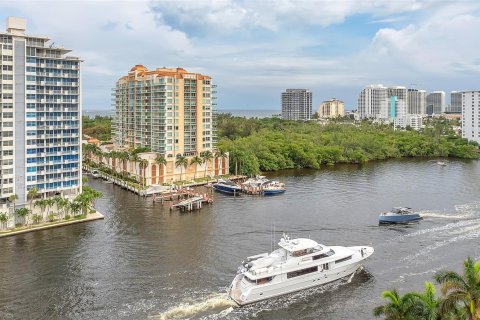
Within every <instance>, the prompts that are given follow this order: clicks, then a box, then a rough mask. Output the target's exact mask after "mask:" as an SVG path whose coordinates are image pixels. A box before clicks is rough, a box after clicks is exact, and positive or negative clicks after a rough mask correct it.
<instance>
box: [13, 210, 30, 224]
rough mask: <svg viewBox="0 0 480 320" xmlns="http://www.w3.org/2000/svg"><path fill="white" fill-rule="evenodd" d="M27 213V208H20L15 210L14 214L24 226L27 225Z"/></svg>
mask: <svg viewBox="0 0 480 320" xmlns="http://www.w3.org/2000/svg"><path fill="white" fill-rule="evenodd" d="M29 213H30V210H28V209H27V208H20V209H16V210H15V214H16V215H17V216H19V217H20V218H21V219H22V220H23V223H24V224H26V223H27V217H28V214H29Z"/></svg>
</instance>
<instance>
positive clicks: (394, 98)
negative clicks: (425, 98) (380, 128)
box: [387, 86, 407, 121]
mask: <svg viewBox="0 0 480 320" xmlns="http://www.w3.org/2000/svg"><path fill="white" fill-rule="evenodd" d="M387 91H388V103H389V106H388V115H389V118H390V121H393V118H395V117H403V116H405V114H406V112H407V88H405V87H401V86H396V87H388V89H387Z"/></svg>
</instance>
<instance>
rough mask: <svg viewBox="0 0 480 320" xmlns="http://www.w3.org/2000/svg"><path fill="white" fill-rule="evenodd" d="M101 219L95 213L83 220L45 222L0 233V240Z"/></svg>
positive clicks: (101, 216) (98, 213) (98, 214)
mask: <svg viewBox="0 0 480 320" xmlns="http://www.w3.org/2000/svg"><path fill="white" fill-rule="evenodd" d="M103 218H104V216H103V215H102V214H101V213H100V212H98V211H95V213H91V214H89V215H88V216H87V217H86V218H83V219H75V218H73V217H72V218H71V219H70V220H65V221H58V222H47V223H44V224H39V225H33V226H30V227H28V228H27V229H21V230H11V231H9V230H4V231H0V238H2V237H9V236H15V235H17V234H22V233H27V232H32V231H38V230H45V229H51V228H57V227H63V226H68V225H71V224H75V223H82V222H88V221H94V220H99V219H103Z"/></svg>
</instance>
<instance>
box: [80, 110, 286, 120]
mask: <svg viewBox="0 0 480 320" xmlns="http://www.w3.org/2000/svg"><path fill="white" fill-rule="evenodd" d="M114 113H115V111H113V110H83V114H82V115H84V116H87V117H90V118H93V117H95V116H103V117H104V116H113V115H114ZM217 113H231V114H232V115H233V116H237V117H246V118H269V117H272V116H274V115H278V114H280V113H281V111H280V110H275V109H219V110H217Z"/></svg>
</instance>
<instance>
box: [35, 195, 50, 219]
mask: <svg viewBox="0 0 480 320" xmlns="http://www.w3.org/2000/svg"><path fill="white" fill-rule="evenodd" d="M46 200H47V199H40V200H37V201H35V202H34V204H33V206H34V207H40V210H41V212H42V220H43V219H44V211H45V208H46V207H47V201H46Z"/></svg>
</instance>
